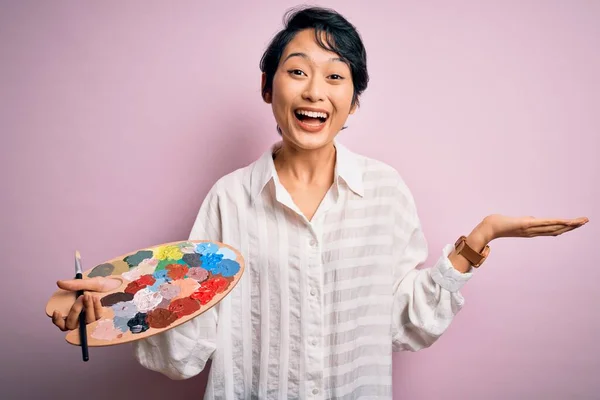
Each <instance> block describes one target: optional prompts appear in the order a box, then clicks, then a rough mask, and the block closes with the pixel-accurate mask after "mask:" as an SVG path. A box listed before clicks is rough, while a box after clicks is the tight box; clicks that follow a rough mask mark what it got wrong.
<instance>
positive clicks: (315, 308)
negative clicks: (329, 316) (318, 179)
mask: <svg viewBox="0 0 600 400" xmlns="http://www.w3.org/2000/svg"><path fill="white" fill-rule="evenodd" d="M311 233H312V234H310V235H309V236H308V237H307V239H306V242H305V243H306V247H307V250H306V251H307V255H308V259H307V261H308V265H307V267H308V269H307V270H306V274H307V278H308V299H307V302H308V308H309V311H308V312H309V315H308V320H309V321H310V325H311V327H312V329H311V331H310V332H307V333H308V335H307V337H306V339H305V340H306V341H305V343H306V346H307V347H306V357H307V358H306V362H307V371H306V372H307V378H308V379H307V382H306V383H307V384H308V387H307V389H308V390H310V392H309V393H312V395H313V396H315V397H317V398H319V397H320V394H321V387H322V385H323V354H322V351H321V347H320V346H319V343H320V340H319V337H320V336H321V335H322V329H323V321H322V309H321V307H322V304H321V303H322V301H321V296H322V295H323V293H322V287H321V282H322V278H321V274H322V270H321V268H320V267H321V254H320V253H321V252H320V246H319V242H318V240H317V238H316V237H315V233H314V232H311ZM311 387H312V388H311Z"/></svg>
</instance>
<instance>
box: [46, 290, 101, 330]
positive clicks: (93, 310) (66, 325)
mask: <svg viewBox="0 0 600 400" xmlns="http://www.w3.org/2000/svg"><path fill="white" fill-rule="evenodd" d="M82 312H83V313H84V316H85V323H86V324H91V323H92V322H95V321H97V320H99V319H100V318H102V304H101V303H100V298H99V297H97V296H94V295H92V294H89V293H86V294H84V295H83V296H79V297H78V298H77V300H76V301H75V303H73V306H71V310H69V314H68V315H67V316H66V317H63V315H62V314H61V313H60V312H59V311H54V313H53V314H52V323H53V324H54V325H56V326H57V327H58V329H60V330H61V331H69V330H72V329H75V328H77V327H78V326H79V315H80V314H81V313H82Z"/></svg>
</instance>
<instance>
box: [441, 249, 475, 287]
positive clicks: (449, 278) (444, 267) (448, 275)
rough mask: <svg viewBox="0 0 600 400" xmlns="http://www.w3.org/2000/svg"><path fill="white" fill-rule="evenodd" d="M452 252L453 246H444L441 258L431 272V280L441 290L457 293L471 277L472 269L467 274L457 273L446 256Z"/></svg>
mask: <svg viewBox="0 0 600 400" xmlns="http://www.w3.org/2000/svg"><path fill="white" fill-rule="evenodd" d="M453 250H454V245H451V244H447V245H446V246H444V249H443V251H442V253H443V254H442V256H441V257H440V259H439V260H438V262H437V264H436V265H435V266H434V267H433V269H432V270H431V279H433V281H434V282H435V283H437V284H438V285H440V286H441V287H442V288H444V289H446V290H447V291H449V292H452V293H455V292H458V291H459V290H460V289H461V288H462V287H463V285H464V284H465V283H467V281H468V280H469V279H471V277H472V276H473V268H471V269H470V270H469V272H465V273H461V272H460V271H458V270H457V269H456V268H454V266H453V265H452V263H451V262H450V259H448V256H449V255H450V253H451V252H452V251H453Z"/></svg>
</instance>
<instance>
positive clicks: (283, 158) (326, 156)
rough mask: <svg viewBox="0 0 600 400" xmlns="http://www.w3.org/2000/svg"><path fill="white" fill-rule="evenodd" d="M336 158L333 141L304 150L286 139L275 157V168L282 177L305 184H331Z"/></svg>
mask: <svg viewBox="0 0 600 400" xmlns="http://www.w3.org/2000/svg"><path fill="white" fill-rule="evenodd" d="M335 160H336V150H335V146H334V145H333V142H332V143H330V144H328V145H327V146H324V147H322V148H320V149H314V150H303V149H298V148H297V147H294V146H291V145H289V144H287V143H286V142H285V141H284V142H283V145H282V147H281V150H279V152H278V153H277V155H276V157H275V169H276V170H277V174H278V175H279V177H280V179H281V178H283V179H286V180H288V179H293V180H294V181H296V182H298V183H301V184H305V185H313V184H319V185H322V184H326V185H331V184H332V183H333V176H334V171H335Z"/></svg>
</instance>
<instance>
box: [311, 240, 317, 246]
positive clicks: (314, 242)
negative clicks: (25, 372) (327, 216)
mask: <svg viewBox="0 0 600 400" xmlns="http://www.w3.org/2000/svg"><path fill="white" fill-rule="evenodd" d="M310 245H311V246H312V247H315V246H316V245H317V241H316V240H315V239H311V240H310Z"/></svg>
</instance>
